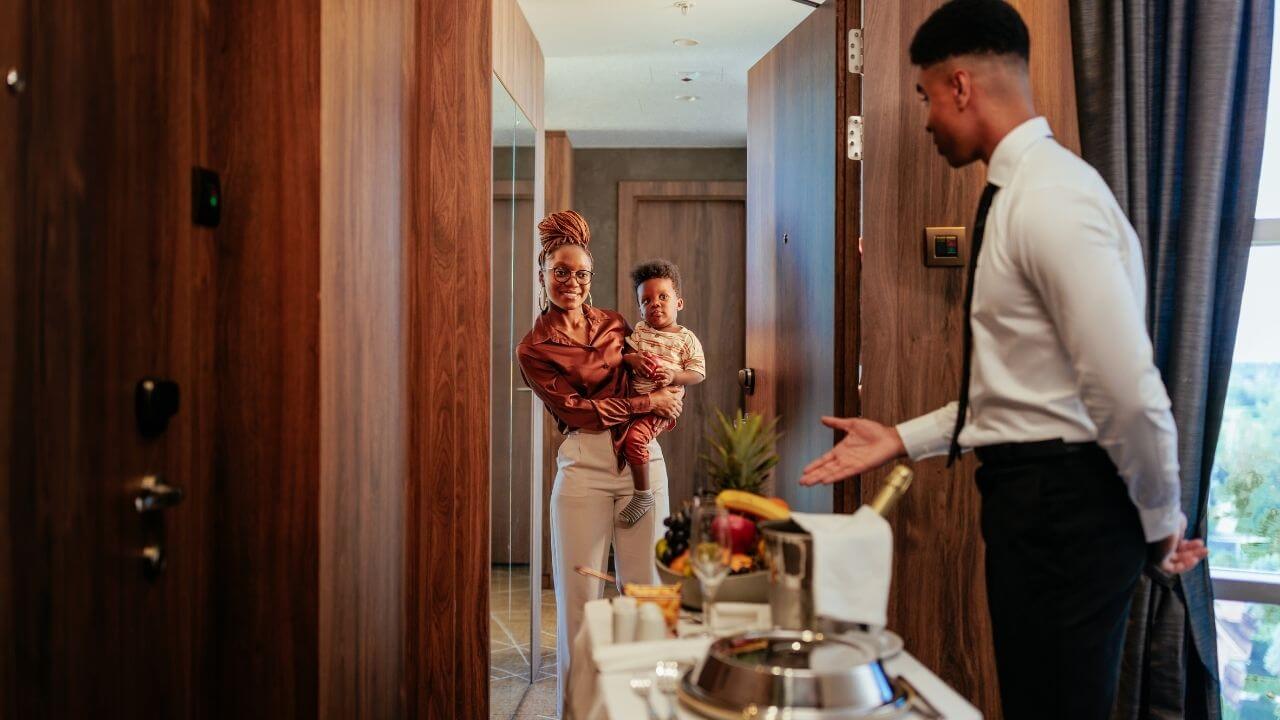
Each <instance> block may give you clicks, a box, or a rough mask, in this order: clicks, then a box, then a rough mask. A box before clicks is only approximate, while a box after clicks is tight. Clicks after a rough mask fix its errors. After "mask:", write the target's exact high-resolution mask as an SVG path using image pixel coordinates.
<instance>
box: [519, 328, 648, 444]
mask: <svg viewBox="0 0 1280 720" xmlns="http://www.w3.org/2000/svg"><path fill="white" fill-rule="evenodd" d="M584 312H585V314H586V320H587V338H588V342H587V344H586V345H583V344H581V343H578V342H577V341H575V340H573V339H571V338H570V337H569V336H568V335H566V334H564V333H563V332H561V331H560V330H558V329H556V328H554V327H552V326H551V324H550V323H549V322H547V318H548V317H549V315H548V314H547V313H543V314H542V315H540V316H539V317H538V319H537V321H535V322H534V324H533V329H532V330H530V331H529V334H528V335H525V336H524V340H521V341H520V345H519V346H518V347H517V348H516V358H517V359H518V360H519V362H520V372H521V374H523V375H524V381H525V382H526V383H527V384H528V385H529V388H530V389H532V390H533V392H534V393H536V394H537V396H538V397H539V398H541V399H542V402H543V403H545V404H546V406H547V409H548V410H550V411H551V414H552V415H554V416H555V418H556V421H557V424H558V425H559V427H560V432H562V433H567V432H569V431H570V430H589V431H593V432H599V431H601V430H611V431H613V434H614V435H615V436H616V435H617V434H618V433H619V432H620V431H621V430H622V429H623V428H625V424H626V422H627V421H628V420H630V419H631V418H632V417H634V416H636V415H642V414H644V413H647V412H649V410H650V403H649V396H648V395H636V396H632V394H631V381H630V377H629V376H628V374H627V368H626V366H625V365H623V363H622V353H623V349H624V348H625V347H626V345H625V342H626V339H627V336H628V335H630V334H631V327H630V326H629V325H627V321H626V320H624V319H623V317H622V316H621V315H619V314H618V313H616V312H613V311H612V310H601V309H600V308H593V307H587V308H585V309H584ZM615 439H616V437H615Z"/></svg>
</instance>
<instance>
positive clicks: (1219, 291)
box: [1071, 0, 1275, 718]
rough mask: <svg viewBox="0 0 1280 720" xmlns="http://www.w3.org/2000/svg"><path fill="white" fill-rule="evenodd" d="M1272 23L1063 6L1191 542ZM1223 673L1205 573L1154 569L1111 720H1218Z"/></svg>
mask: <svg viewBox="0 0 1280 720" xmlns="http://www.w3.org/2000/svg"><path fill="white" fill-rule="evenodd" d="M1274 11H1275V8H1274V0H1199V1H1196V0H1164V1H1160V0H1071V26H1072V27H1071V29H1072V44H1073V49H1074V54H1075V79H1076V93H1077V98H1078V104H1079V113H1080V129H1081V144H1082V149H1083V153H1084V158H1085V160H1087V161H1088V162H1089V163H1090V164H1092V165H1093V166H1094V167H1096V168H1097V169H1098V171H1099V172H1100V173H1102V176H1103V177H1104V178H1106V180H1107V182H1108V184H1110V186H1111V189H1112V191H1114V192H1115V194H1116V197H1117V199H1119V201H1120V205H1121V207H1123V208H1124V209H1125V211H1126V213H1127V214H1128V216H1129V219H1130V220H1131V221H1132V222H1133V225H1134V227H1135V228H1136V229H1137V231H1138V235H1139V237H1140V238H1141V239H1142V244H1143V250H1144V252H1145V255H1146V263H1147V281H1148V293H1149V294H1148V298H1147V320H1148V324H1149V326H1150V330H1151V335H1152V338H1153V341H1154V343H1155V351H1156V361H1157V364H1158V365H1159V367H1160V371H1161V373H1162V374H1163V376H1164V381H1165V385H1166V386H1167V387H1168V389H1169V395H1170V397H1171V398H1172V400H1173V413H1174V418H1175V420H1176V421H1177V424H1178V455H1179V461H1180V462H1181V465H1182V505H1183V509H1184V510H1185V511H1186V514H1187V519H1188V528H1189V535H1190V536H1192V537H1204V536H1205V530H1206V528H1205V507H1206V503H1207V501H1208V493H1209V474H1210V470H1211V469H1212V467H1213V453H1214V449H1215V447H1216V446H1217V442H1218V430H1219V425H1220V423H1221V420H1222V406H1223V401H1224V399H1225V397H1226V392H1227V377H1228V375H1229V373H1230V369H1231V355H1232V350H1233V348H1234V346H1235V332H1236V322H1237V319H1238V317H1239V313H1240V294H1241V292H1242V289H1243V285H1244V275H1245V265H1246V263H1247V262H1248V253H1249V244H1250V241H1251V238H1252V235H1253V214H1254V209H1255V205H1256V201H1257V194H1258V175H1259V172H1260V170H1261V164H1262V141H1263V131H1264V127H1265V124H1266V107H1267V97H1266V96H1267V80H1268V77H1267V76H1268V71H1269V61H1270V52H1271V32H1272V13H1273V12H1274ZM1217 664H1218V663H1217V648H1216V637H1215V632H1214V616H1213V589H1212V587H1211V585H1210V582H1209V574H1208V568H1207V566H1206V564H1204V563H1201V564H1200V565H1199V566H1198V567H1197V568H1196V569H1195V570H1194V571H1192V572H1189V573H1187V574H1185V575H1183V576H1181V577H1177V578H1169V577H1163V576H1162V574H1161V573H1159V571H1157V570H1154V569H1152V570H1150V571H1149V572H1148V574H1147V576H1145V577H1144V578H1143V580H1142V582H1141V583H1140V584H1139V587H1138V589H1137V591H1136V593H1135V595H1134V603H1133V611H1132V614H1131V617H1130V620H1129V629H1128V637H1127V638H1126V642H1125V656H1124V663H1123V667H1122V675H1121V680H1120V690H1119V695H1118V697H1117V701H1116V710H1115V713H1114V717H1116V718H1184V717H1186V718H1218V717H1219V716H1220V709H1219V703H1218V681H1217Z"/></svg>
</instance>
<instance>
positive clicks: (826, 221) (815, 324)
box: [747, 4, 843, 512]
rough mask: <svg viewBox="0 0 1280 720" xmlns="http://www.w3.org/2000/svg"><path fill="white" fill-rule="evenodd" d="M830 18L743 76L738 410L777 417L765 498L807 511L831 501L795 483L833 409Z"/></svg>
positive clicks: (833, 21)
mask: <svg viewBox="0 0 1280 720" xmlns="http://www.w3.org/2000/svg"><path fill="white" fill-rule="evenodd" d="M837 20H838V18H837V10H836V6H835V5H832V4H824V5H823V6H822V7H819V8H817V9H815V10H814V11H813V12H812V13H811V14H810V15H809V17H807V18H806V19H805V20H804V21H803V22H801V23H800V25H798V26H797V27H796V28H795V29H794V30H792V31H791V33H790V34H788V35H787V37H785V38H783V40H782V42H780V43H778V45H777V46H775V47H774V48H773V49H772V50H770V51H769V52H768V53H767V54H766V55H765V56H764V58H762V59H761V60H760V61H759V62H758V63H756V65H755V66H754V67H752V68H751V70H750V71H749V72H748V75H747V106H748V111H747V112H748V126H747V164H748V176H747V177H748V181H747V186H748V190H749V192H750V193H751V195H750V198H749V199H748V207H750V208H752V209H751V213H752V215H751V227H750V230H749V235H750V240H749V241H748V242H749V244H750V245H749V254H748V264H749V268H748V271H747V273H748V276H749V278H750V281H749V282H750V284H749V286H748V287H749V299H748V303H749V310H748V315H749V317H750V321H749V322H750V324H749V325H748V329H747V336H748V340H747V342H748V347H749V348H750V349H749V350H748V352H749V353H750V364H751V366H752V367H755V368H756V369H757V379H756V384H757V388H758V389H757V391H756V396H755V397H753V398H752V401H751V403H750V407H751V408H753V409H754V410H755V411H756V412H763V413H765V414H768V413H770V412H771V411H772V412H773V413H775V414H776V416H777V417H779V428H780V430H781V432H782V433H783V436H782V439H781V440H780V442H779V443H778V453H779V455H780V456H781V462H780V463H779V465H778V468H777V470H776V471H775V473H774V478H775V485H774V488H773V490H774V492H775V493H776V494H777V495H778V496H779V497H782V498H784V499H786V500H787V502H788V503H790V504H791V505H792V507H794V508H796V509H800V510H806V511H810V512H829V511H830V510H831V509H832V505H833V502H832V498H833V494H834V493H833V491H832V490H831V489H830V488H801V487H800V486H799V484H798V483H797V480H798V479H799V477H800V470H801V468H803V467H804V465H805V464H807V463H808V462H809V460H811V459H812V458H815V457H817V456H818V455H821V454H822V453H823V452H826V450H828V449H829V448H830V447H831V437H832V436H831V433H830V431H828V430H827V429H826V428H824V427H823V426H822V425H820V424H819V418H820V417H821V416H822V415H830V414H831V413H832V412H833V411H834V409H835V405H834V403H835V394H834V393H833V392H832V383H833V382H834V381H835V368H834V365H835V363H836V357H835V352H836V346H835V341H836V330H835V328H836V312H835V307H836V306H835V303H836V287H837V277H836V275H837V273H836V260H837V254H836V235H835V222H836V205H835V192H836V167H837V162H838V161H839V153H840V151H841V148H842V147H843V146H842V144H839V143H838V141H837V134H836V133H835V132H833V124H834V123H835V118H836V102H835V101H836V83H837V81H838V79H839V76H838V75H837V70H838V67H837V57H838V56H840V55H841V53H838V52H837V50H838V49H839V48H840V47H843V43H842V42H839V38H838V37H837V29H838V26H839V23H838V22H837ZM762 346H763V347H762ZM769 348H773V349H769Z"/></svg>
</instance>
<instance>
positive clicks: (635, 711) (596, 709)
mask: <svg viewBox="0 0 1280 720" xmlns="http://www.w3.org/2000/svg"><path fill="white" fill-rule="evenodd" d="M585 613H586V618H585V621H584V622H583V623H582V629H581V630H579V632H578V637H576V638H574V641H573V643H574V655H573V657H574V664H573V668H572V670H571V671H570V677H569V684H568V687H567V688H566V692H567V693H568V697H567V699H566V703H565V705H566V710H567V711H568V712H569V713H570V715H569V717H570V718H576V719H577V720H632V719H633V718H635V719H637V720H644V719H645V718H647V717H648V713H647V711H646V709H645V706H644V701H643V700H641V699H640V698H639V697H638V696H637V695H636V694H635V693H633V692H632V691H631V687H630V680H631V678H633V677H635V676H636V675H638V674H640V673H641V672H643V670H644V669H648V668H652V667H653V663H654V662H656V660H654V661H651V662H647V663H644V664H645V667H644V668H635V669H618V670H615V671H610V672H602V671H600V669H599V666H598V665H597V664H596V656H597V654H600V655H601V658H602V660H603V659H605V658H607V659H608V662H607V663H606V664H607V665H611V666H613V667H621V666H625V665H626V664H627V663H626V662H625V660H623V659H621V658H619V657H618V653H616V652H611V651H610V650H609V648H610V646H611V645H612V641H613V616H612V610H611V608H610V606H609V601H608V600H593V601H591V602H588V603H587V604H586V606H585ZM663 642H664V643H665V644H662V645H658V646H655V647H654V648H653V649H654V650H655V651H657V652H659V653H662V652H664V651H665V652H667V653H670V654H673V655H687V656H695V657H700V656H702V655H704V654H705V652H706V646H707V645H708V644H709V643H710V640H708V639H693V638H689V639H680V640H667V641H663ZM633 649H634V650H636V651H637V653H636V654H637V655H644V654H647V653H645V652H644V650H645V649H644V648H633ZM666 659H683V658H681V657H670V658H666ZM884 667H885V670H886V671H887V672H888V673H889V675H890V677H899V676H901V677H905V678H906V679H907V680H908V681H910V682H911V684H912V685H914V686H915V688H916V690H918V691H919V692H920V695H922V696H923V697H924V699H925V700H927V701H928V702H929V703H930V704H931V705H933V707H935V708H936V709H937V710H938V712H940V713H942V715H943V716H944V717H945V718H946V719H947V720H981V718H982V713H980V712H978V709H977V708H975V707H974V706H972V705H970V704H969V703H968V702H966V701H965V699H964V698H962V697H960V696H959V695H958V694H956V692H955V691H954V690H952V689H951V688H950V687H948V686H947V684H946V683H944V682H942V680H941V679H940V678H939V677H938V676H937V675H934V674H933V673H932V672H930V671H929V669H928V668H926V667H925V666H924V665H921V664H920V661H919V660H916V659H915V658H914V657H912V655H911V654H910V653H908V652H906V651H903V652H901V653H899V654H898V655H896V656H894V657H892V658H889V659H888V660H885V661H884ZM653 697H654V705H655V707H657V709H658V713H659V715H660V716H662V717H666V715H665V714H663V713H664V711H665V710H666V707H665V705H664V703H665V698H663V697H662V695H661V694H660V693H658V692H656V691H655V692H654V695H653ZM676 717H678V718H681V720H701V718H700V717H699V716H697V715H694V714H692V713H690V712H689V711H687V710H685V709H684V708H677V715H676ZM907 717H908V718H914V719H919V718H921V716H920V715H918V714H916V713H911V714H909V715H907Z"/></svg>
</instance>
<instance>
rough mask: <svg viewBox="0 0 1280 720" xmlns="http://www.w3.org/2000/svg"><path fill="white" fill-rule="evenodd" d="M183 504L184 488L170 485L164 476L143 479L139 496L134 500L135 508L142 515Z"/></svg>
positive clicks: (149, 476)
mask: <svg viewBox="0 0 1280 720" xmlns="http://www.w3.org/2000/svg"><path fill="white" fill-rule="evenodd" d="M180 502H182V488H180V487H175V486H173V485H169V484H168V483H166V482H165V481H164V476H162V475H148V476H146V477H144V478H142V484H141V486H140V487H139V488H138V494H137V495H135V496H134V498H133V507H134V509H135V510H137V511H138V512H140V513H149V512H154V511H157V510H168V509H169V508H171V507H174V506H176V505H177V504H178V503H180Z"/></svg>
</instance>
